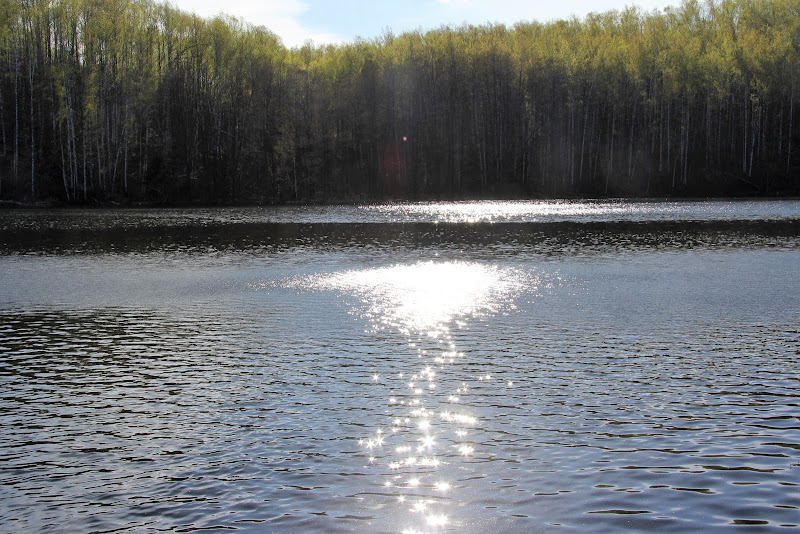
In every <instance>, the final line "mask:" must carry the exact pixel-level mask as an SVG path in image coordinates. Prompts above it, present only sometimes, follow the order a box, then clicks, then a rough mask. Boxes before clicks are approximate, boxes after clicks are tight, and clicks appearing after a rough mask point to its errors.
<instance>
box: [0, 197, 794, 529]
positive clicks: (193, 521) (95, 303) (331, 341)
mask: <svg viewBox="0 0 800 534" xmlns="http://www.w3.org/2000/svg"><path fill="white" fill-rule="evenodd" d="M798 275H800V201H797V200H784V201H755V200H753V201H749V200H748V201H707V202H706V201H702V202H700V201H698V202H666V201H664V202H655V201H653V202H629V201H615V202H577V201H576V202H566V201H564V202H555V201H553V202H461V203H419V204H385V205H366V206H326V207H280V208H231V209H171V210H162V209H149V210H134V209H120V210H57V211H25V210H6V211H0V428H1V429H2V440H0V530H2V531H4V532H42V531H48V532H111V531H114V532H117V531H131V532H158V531H173V532H193V531H199V530H204V531H216V532H221V531H234V530H235V531H240V532H309V533H315V532H320V533H322V532H325V533H327V532H368V533H383V532H403V533H409V534H410V533H421V532H427V533H438V532H459V533H483V532H586V533H588V532H623V531H627V532H636V531H659V532H670V531H672V532H689V531H701V530H702V531H703V532H728V531H735V532H783V531H787V530H791V529H792V528H799V527H800V378H799V377H800V374H799V373H798V369H800V284H799V283H798Z"/></svg>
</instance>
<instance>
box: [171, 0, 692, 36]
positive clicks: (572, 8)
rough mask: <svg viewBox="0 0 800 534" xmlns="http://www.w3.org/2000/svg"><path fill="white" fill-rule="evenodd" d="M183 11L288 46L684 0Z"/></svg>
mask: <svg viewBox="0 0 800 534" xmlns="http://www.w3.org/2000/svg"><path fill="white" fill-rule="evenodd" d="M170 4H172V5H174V6H177V7H178V8H180V9H181V10H182V11H186V12H189V13H192V12H193V13H196V14H197V15H199V16H201V17H203V18H208V17H213V16H215V15H218V14H219V13H221V12H224V13H226V14H228V15H233V16H235V17H237V18H240V19H242V20H243V21H244V22H248V23H251V24H255V25H259V26H262V25H263V26H266V27H267V28H268V29H269V30H271V31H272V32H274V33H276V34H277V35H278V36H279V37H280V38H281V40H282V41H283V44H284V45H285V46H287V47H290V48H291V47H297V46H302V45H303V43H304V42H306V41H307V40H311V41H313V42H314V44H317V45H322V44H327V43H343V42H352V41H354V40H355V39H356V38H358V37H360V38H363V39H366V40H370V39H373V38H375V37H379V36H381V35H383V34H384V32H385V30H386V29H387V28H388V29H391V30H392V32H394V33H395V34H400V33H403V32H405V31H413V30H416V29H421V30H423V31H424V30H430V29H433V28H438V27H440V26H442V25H460V24H462V23H465V22H466V23H468V24H475V25H479V24H485V23H501V24H505V25H506V26H511V25H513V24H514V23H516V22H521V21H533V20H537V21H540V22H547V21H551V20H557V19H568V18H570V17H571V16H572V15H575V16H577V17H579V18H583V17H584V16H585V15H586V14H588V13H591V12H604V11H610V10H612V9H617V10H622V9H625V7H626V6H630V5H636V6H638V7H640V8H641V9H642V10H644V11H651V10H653V9H658V10H661V9H663V8H664V7H666V6H668V5H678V4H679V0H672V1H666V0H627V1H626V0H593V1H589V0H544V1H543V0H405V1H399V0H395V1H384V0H224V1H223V2H220V0H170Z"/></svg>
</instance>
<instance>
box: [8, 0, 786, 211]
mask: <svg viewBox="0 0 800 534" xmlns="http://www.w3.org/2000/svg"><path fill="white" fill-rule="evenodd" d="M798 81H800V0H721V1H717V0H707V1H706V2H704V3H703V2H698V1H696V0H689V1H686V2H684V3H683V4H682V5H681V6H680V7H676V8H668V9H666V10H665V11H664V12H655V11H654V12H642V11H641V10H639V9H637V8H628V9H626V10H624V11H621V12H618V11H611V12H607V13H594V14H590V15H588V16H587V17H585V18H584V19H578V18H572V19H570V20H559V21H554V22H548V23H539V22H525V23H519V24H516V25H514V26H513V27H510V28H509V27H505V26H502V25H483V26H460V27H441V28H438V29H434V30H430V31H425V32H422V31H415V32H407V33H403V34H402V35H393V34H392V33H391V32H389V31H387V32H385V33H384V35H382V36H381V37H379V38H376V39H373V40H369V41H367V40H355V41H354V42H351V43H347V44H341V45H326V46H314V45H313V44H311V43H308V44H306V45H305V46H303V47H299V48H292V49H288V48H287V47H285V46H284V45H283V44H282V43H281V41H280V39H279V38H278V37H276V35H275V34H274V33H272V32H270V31H269V30H268V29H267V28H264V27H260V26H253V25H250V24H247V23H246V22H244V21H241V20H239V19H236V18H233V17H228V16H220V17H216V18H212V19H202V18H199V17H197V16H195V15H192V14H188V13H185V12H182V11H180V10H178V9H176V8H175V7H173V6H171V5H170V4H168V3H157V2H154V1H152V0H0V200H5V201H10V200H13V201H21V202H34V201H37V200H54V201H60V202H72V203H89V202H120V203H130V202H148V203H198V204H200V203H202V204H231V203H272V202H295V201H302V202H309V201H313V202H317V201H318V202H325V201H329V202H330V201H351V200H378V199H432V198H482V197H483V198H485V197H541V196H591V197H603V196H647V195H652V196H656V195H704V196H708V195H712V196H713V195H738V194H762V195H779V194H790V195H797V194H800V178H798V176H799V175H800V146H798V143H800V134H799V133H798V129H800V128H798V126H800V125H798V120H800V117H798V102H797V100H798V92H800V88H799V87H798Z"/></svg>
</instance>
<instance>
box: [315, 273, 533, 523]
mask: <svg viewBox="0 0 800 534" xmlns="http://www.w3.org/2000/svg"><path fill="white" fill-rule="evenodd" d="M301 283H302V284H303V285H305V286H306V287H308V286H311V287H313V288H314V289H322V290H330V291H337V292H341V293H343V294H346V295H351V296H355V297H357V298H358V299H359V300H360V301H361V305H360V306H359V307H358V308H357V309H356V310H355V313H357V314H358V315H359V316H360V317H361V318H363V319H366V321H367V323H368V324H369V325H370V329H369V330H368V331H371V332H376V331H380V330H385V329H390V330H395V331H398V332H400V333H402V334H403V335H405V336H407V348H408V356H409V357H408V358H407V360H405V361H398V362H397V365H400V366H404V367H405V368H404V369H403V370H404V372H399V373H385V372H384V373H381V372H378V371H379V369H376V370H375V371H374V372H372V373H370V374H369V375H368V376H366V377H365V379H366V380H365V383H366V384H368V385H369V387H372V388H381V390H382V391H385V399H386V402H385V407H384V408H385V409H384V413H385V414H386V416H387V418H386V421H385V425H386V426H385V427H384V428H386V427H388V428H389V430H384V428H373V429H372V430H371V431H369V430H367V432H366V433H365V435H363V436H362V437H361V438H360V439H359V440H358V443H359V446H360V451H361V452H360V455H361V456H362V457H363V458H364V462H365V463H364V465H365V467H368V468H369V469H370V470H371V471H372V472H374V473H376V476H378V477H379V480H378V481H377V482H376V486H380V487H381V488H382V489H381V495H387V494H388V495H389V496H391V498H393V499H394V502H395V503H396V505H397V506H398V507H399V508H398V509H397V510H396V516H397V517H399V518H402V519H401V521H402V523H405V525H402V526H405V527H407V528H406V529H405V530H403V532H409V533H412V532H419V533H422V532H425V533H433V532H440V531H442V530H443V529H445V528H453V527H455V528H457V527H458V518H457V517H455V518H454V517H453V515H454V514H455V512H456V511H457V510H458V502H459V491H460V490H463V491H467V490H468V488H467V487H466V485H465V484H464V483H463V472H464V469H465V468H467V466H468V464H469V463H471V461H472V458H473V457H474V456H475V455H476V454H477V451H476V450H475V447H474V445H475V443H477V442H479V440H474V439H473V438H474V436H471V433H475V432H480V431H481V426H482V421H481V418H480V414H479V413H472V412H471V409H470V402H469V397H470V393H472V390H471V387H470V385H469V384H468V383H467V382H464V381H463V379H462V378H461V377H459V376H458V371H459V367H458V364H459V362H463V361H464V358H465V355H464V352H461V351H460V350H459V349H458V347H457V346H456V343H455V341H454V339H455V338H454V337H453V333H452V332H451V328H455V329H465V328H468V325H469V320H471V319H474V318H476V317H480V316H484V315H487V314H493V313H498V312H501V311H505V310H510V309H512V308H513V301H514V299H515V298H516V296H518V295H519V294H520V292H521V291H523V290H531V289H535V287H536V286H537V283H536V280H535V279H534V277H533V276H532V275H530V274H527V273H525V272H523V271H521V270H518V269H512V268H498V267H495V266H492V265H486V264H481V263H476V262H461V261H439V262H433V261H430V262H418V263H414V264H399V265H392V266H387V267H380V268H375V269H361V270H352V271H344V272H337V273H332V274H326V275H319V276H315V277H310V278H308V279H306V280H304V281H302V282H301ZM426 340H427V341H426ZM454 365H455V366H456V367H454ZM454 375H455V376H454ZM473 379H474V380H476V381H480V382H482V381H488V380H491V379H492V377H491V375H490V374H489V373H483V374H481V375H480V376H477V377H474V378H471V380H473ZM476 391H477V390H476ZM382 395H383V393H382ZM456 477H458V478H461V480H459V479H458V478H456ZM402 526H401V528H402Z"/></svg>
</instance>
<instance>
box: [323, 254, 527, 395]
mask: <svg viewBox="0 0 800 534" xmlns="http://www.w3.org/2000/svg"><path fill="white" fill-rule="evenodd" d="M527 278H528V276H527V275H526V274H525V273H523V272H521V271H520V270H517V269H511V268H498V267H495V266H492V265H484V264H480V263H475V262H461V261H441V262H435V261H428V262H418V263H414V264H399V265H391V266H388V267H380V268H376V269H361V270H352V271H343V272H338V273H333V274H329V275H324V276H321V277H317V278H316V279H315V280H314V281H313V285H315V286H317V287H318V288H321V289H330V290H336V291H342V292H344V293H349V294H355V295H356V296H358V297H359V298H361V299H362V300H363V301H364V303H365V305H366V309H365V310H364V312H363V314H362V315H363V316H364V317H366V318H367V319H368V320H370V321H371V323H372V324H373V325H374V326H375V327H377V328H381V327H390V328H398V329H399V330H400V331H401V332H403V333H405V334H407V335H413V334H426V335H427V336H429V337H434V338H441V337H443V336H445V335H446V333H447V331H448V329H449V327H450V325H451V324H452V323H453V322H454V321H455V320H456V319H459V318H464V317H475V316H478V315H484V314H491V313H495V312H497V311H498V309H499V308H500V307H501V306H503V305H505V304H507V302H508V301H509V300H510V297H511V296H512V295H513V294H514V293H515V292H517V291H518V289H519V287H520V284H521V282H522V281H523V279H527ZM461 325H462V326H464V323H461ZM411 348H414V345H413V344H412V345H411ZM448 349H449V350H444V351H442V352H441V353H440V354H437V355H436V356H435V359H436V360H438V362H443V361H452V360H455V359H456V358H457V357H459V356H463V355H462V354H460V353H459V352H458V351H456V350H455V348H454V347H448ZM420 355H421V356H427V354H426V352H425V351H421V352H420ZM430 369H431V368H430V367H428V368H427V370H425V371H423V372H422V374H421V375H420V376H418V377H417V378H418V379H425V380H433V376H431V375H429V373H430V372H431V371H430ZM420 377H421V378H420Z"/></svg>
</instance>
